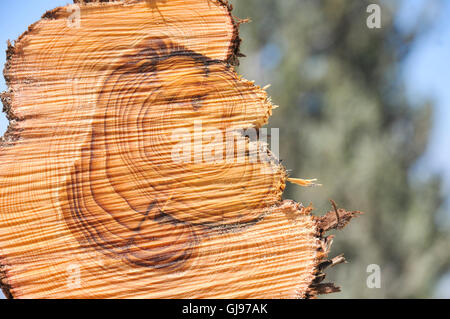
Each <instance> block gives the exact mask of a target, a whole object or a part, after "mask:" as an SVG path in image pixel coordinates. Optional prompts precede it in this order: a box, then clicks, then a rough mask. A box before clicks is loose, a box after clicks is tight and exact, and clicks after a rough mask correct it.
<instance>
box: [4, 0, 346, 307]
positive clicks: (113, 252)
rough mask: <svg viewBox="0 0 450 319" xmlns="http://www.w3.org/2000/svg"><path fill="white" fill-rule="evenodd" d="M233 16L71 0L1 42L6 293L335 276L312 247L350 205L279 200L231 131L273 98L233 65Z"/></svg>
mask: <svg viewBox="0 0 450 319" xmlns="http://www.w3.org/2000/svg"><path fill="white" fill-rule="evenodd" d="M237 27H238V24H237V23H236V22H235V21H234V19H233V17H232V15H231V7H230V6H229V5H228V4H227V3H225V2H224V1H211V0H171V1H120V2H108V3H80V4H78V7H67V8H66V7H63V8H57V9H54V10H52V11H49V12H47V13H46V14H45V15H44V16H43V18H42V19H41V20H40V21H38V22H36V23H35V24H33V25H32V26H30V28H29V30H28V31H27V32H25V33H24V34H23V35H22V36H21V37H20V38H19V39H18V40H17V41H16V42H15V43H14V45H10V47H9V48H8V52H7V54H8V62H7V65H6V69H5V78H6V80H7V83H8V86H9V91H8V92H5V93H3V94H2V100H3V102H4V104H5V108H6V110H7V112H8V116H9V118H10V121H11V125H10V127H9V130H8V132H7V134H6V135H5V137H4V141H3V144H2V147H1V152H0V208H1V213H0V263H1V273H2V277H1V278H0V279H1V283H2V286H3V289H4V291H5V292H6V293H7V294H8V295H9V296H11V297H16V298H296V297H312V296H315V295H316V294H317V293H321V292H332V291H336V288H335V287H334V286H332V285H330V284H319V281H320V280H318V278H319V279H320V278H322V277H323V276H322V275H321V271H322V269H323V268H324V267H323V265H324V262H325V264H327V265H331V264H336V263H339V262H342V259H339V260H334V261H333V260H332V261H327V260H326V254H327V251H328V244H329V239H328V241H327V238H326V237H324V236H323V233H324V230H326V229H329V228H333V227H342V226H343V224H340V220H339V214H341V215H342V216H346V218H344V219H343V220H345V222H347V219H349V218H350V217H351V216H353V215H354V214H355V212H352V213H349V212H345V211H341V212H340V213H339V211H336V212H335V213H336V214H337V215H336V216H337V217H336V220H334V219H333V217H332V216H334V215H333V214H334V212H331V213H330V214H331V215H327V216H326V218H325V217H324V218H323V219H320V218H316V217H313V216H312V215H311V208H304V207H302V206H300V205H299V204H295V203H294V202H291V201H281V195H282V191H283V189H284V187H285V181H286V173H285V170H284V168H283V167H282V166H281V165H280V164H279V163H278V160H277V159H276V158H275V157H274V156H273V154H271V153H270V151H268V150H267V147H266V144H265V143H264V142H259V141H251V140H249V139H248V138H246V137H245V136H244V135H243V134H242V132H241V130H244V129H258V128H260V127H261V126H263V125H264V124H266V123H267V121H268V118H269V116H270V115H271V113H272V105H271V103H270V101H269V99H268V97H267V94H266V93H265V91H264V90H263V89H261V88H259V87H258V86H255V85H254V84H253V83H252V82H249V81H247V80H245V79H243V78H241V77H240V76H238V75H237V74H236V73H235V71H234V70H233V67H232V64H233V63H234V62H236V61H237V56H238V55H239V41H240V39H239V37H238V30H237ZM198 138H199V139H200V140H198ZM230 141H231V145H232V146H231V148H228V147H227V146H229V145H230ZM239 146H242V149H241V150H243V151H242V152H239V151H238V149H239ZM199 147H200V148H199ZM230 151H231V152H230ZM256 153H257V154H256ZM180 154H181V155H180ZM255 154H256V159H257V160H254V159H255ZM261 154H263V156H261ZM293 182H295V183H299V184H302V185H305V186H307V185H309V184H310V183H311V181H304V180H298V179H293ZM347 217H348V218H347Z"/></svg>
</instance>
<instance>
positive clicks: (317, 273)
mask: <svg viewBox="0 0 450 319" xmlns="http://www.w3.org/2000/svg"><path fill="white" fill-rule="evenodd" d="M331 203H332V206H333V210H332V211H329V212H328V213H326V214H325V215H324V216H322V217H318V216H314V217H313V218H314V221H315V223H316V227H317V229H316V234H315V236H316V238H317V239H318V241H319V248H318V250H317V253H318V257H317V258H316V261H315V264H316V267H315V269H314V271H313V276H314V279H313V281H312V282H311V284H310V285H309V287H308V289H307V290H306V292H305V293H304V294H303V296H301V297H302V298H305V299H314V298H316V297H317V296H318V295H323V294H330V293H335V292H340V291H341V289H340V287H338V286H336V285H335V284H334V283H331V282H327V283H323V282H322V281H323V280H324V279H325V277H326V273H325V272H324V271H325V270H326V269H327V268H329V267H333V266H336V265H338V264H342V263H347V261H346V260H345V258H344V255H343V254H340V255H338V256H336V257H334V258H332V259H328V253H329V252H330V248H331V245H332V244H333V239H334V236H333V235H329V236H326V235H325V233H326V232H327V231H330V230H333V229H337V230H340V229H343V228H344V227H345V226H347V224H348V223H349V222H350V220H351V219H352V218H353V217H357V216H359V215H361V214H362V212H360V211H347V210H345V209H338V208H337V206H336V204H335V203H334V201H331ZM312 210H313V207H312V206H309V207H307V208H306V211H307V213H309V214H311V211H312Z"/></svg>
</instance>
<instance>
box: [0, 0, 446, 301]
mask: <svg viewBox="0 0 450 319" xmlns="http://www.w3.org/2000/svg"><path fill="white" fill-rule="evenodd" d="M398 1H400V0H398ZM374 2H376V1H374ZM68 3H72V1H70V0H45V1H36V0H14V1H12V0H0V65H4V63H5V54H4V52H5V50H6V41H7V40H8V39H11V40H14V39H16V38H17V37H18V36H19V35H20V34H21V33H22V32H23V31H25V30H26V29H27V27H28V25H30V24H31V23H33V22H35V21H37V20H38V19H39V18H40V17H41V15H42V14H43V13H44V12H45V11H46V10H48V9H51V8H54V7H57V6H64V5H66V4H68ZM402 3H403V6H402V10H401V12H400V14H399V16H398V19H397V24H398V26H399V27H400V28H404V29H408V28H410V27H411V26H412V25H414V23H416V22H417V21H420V19H421V17H420V14H421V13H423V12H424V11H425V9H427V10H432V9H433V7H432V5H431V4H432V3H434V2H433V0H404V1H402ZM430 8H431V9H430ZM434 9H437V10H435V11H434V14H435V18H434V19H433V21H434V22H433V27H432V30H431V31H430V32H428V33H427V34H425V35H424V36H422V37H421V38H420V39H419V40H418V41H417V43H416V44H415V46H414V50H413V52H412V53H411V54H410V55H409V56H408V58H407V60H406V61H405V63H404V67H403V70H404V72H403V76H404V79H405V84H406V86H407V89H408V92H409V98H410V100H411V102H412V103H416V102H419V101H421V100H423V99H427V98H430V99H432V100H433V101H434V102H435V106H436V112H435V114H434V125H433V131H432V135H431V139H430V142H429V146H428V148H427V151H426V153H425V155H424V156H423V158H422V159H421V160H420V161H419V163H418V164H417V168H416V170H415V171H414V174H416V175H418V176H423V177H426V176H428V175H430V174H440V175H442V176H443V177H444V179H445V185H446V186H445V187H446V188H445V190H444V192H445V194H446V195H448V194H450V62H449V58H450V19H449V18H448V17H449V16H450V1H447V0H444V1H443V2H442V6H441V7H437V8H434ZM364 14H365V13H364ZM4 90H6V85H5V81H4V79H3V77H2V76H1V77H0V91H4ZM7 125H8V122H7V120H6V118H5V116H4V114H3V113H2V114H1V115H0V134H3V133H4V131H5V130H6V127H7ZM449 197H450V196H449ZM449 203H450V201H449ZM446 280H450V275H449V278H447V279H446ZM444 286H445V287H448V285H444ZM446 289H447V291H442V292H439V291H438V292H437V295H440V294H442V295H447V296H448V295H449V293H450V292H449V291H448V288H446Z"/></svg>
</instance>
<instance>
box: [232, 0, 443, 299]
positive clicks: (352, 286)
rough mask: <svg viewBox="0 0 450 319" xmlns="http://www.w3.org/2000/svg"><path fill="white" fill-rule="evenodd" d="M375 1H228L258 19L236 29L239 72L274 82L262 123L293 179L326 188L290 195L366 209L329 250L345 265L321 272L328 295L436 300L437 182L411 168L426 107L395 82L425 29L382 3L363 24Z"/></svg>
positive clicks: (422, 143)
mask: <svg viewBox="0 0 450 319" xmlns="http://www.w3.org/2000/svg"><path fill="white" fill-rule="evenodd" d="M372 2H373V1H344V0H322V1H318V0H304V1H299V0H282V1H273V0H245V1H244V0H241V1H235V2H234V6H235V10H234V14H235V15H236V16H238V17H240V18H247V17H249V18H251V20H252V21H253V22H252V23H250V24H245V25H242V26H241V37H242V38H243V40H244V41H243V44H242V52H243V53H244V54H246V55H247V58H242V59H241V66H240V72H241V74H244V75H245V77H246V78H248V79H251V80H256V82H257V84H259V85H261V86H263V85H266V84H268V83H271V84H272V86H271V88H270V89H269V90H268V91H269V93H270V94H271V95H272V100H273V102H274V104H277V105H280V108H278V109H276V110H275V111H274V115H273V117H272V118H271V120H270V123H269V124H270V125H269V126H270V127H279V128H280V153H281V154H280V157H281V159H282V160H283V163H284V165H285V166H286V167H287V168H288V169H290V170H291V175H292V176H293V177H301V178H318V179H319V180H320V182H321V183H322V184H323V186H322V187H320V188H313V189H306V190H305V189H303V188H299V187H297V186H288V187H287V190H286V192H285V197H286V198H292V199H295V200H297V201H300V202H303V203H304V204H309V202H310V201H311V202H313V203H314V204H315V205H316V207H317V208H318V209H319V210H318V211H322V212H324V211H325V210H328V209H329V208H330V205H329V203H328V199H334V200H336V202H337V203H338V204H339V205H340V206H341V207H343V208H346V209H350V210H361V211H363V212H365V215H364V216H363V217H360V218H358V219H356V220H355V221H353V222H352V224H351V225H350V226H348V229H347V230H346V231H345V232H342V233H339V234H338V236H337V238H336V240H335V243H334V246H333V249H332V253H335V254H337V253H340V252H344V253H345V255H346V257H347V260H348V261H349V262H350V263H349V264H348V265H345V266H340V267H336V269H332V270H330V271H328V273H329V275H328V278H327V279H328V280H333V281H335V282H336V283H337V284H338V285H340V286H341V287H342V290H343V292H342V293H340V294H337V295H333V296H332V297H354V298H366V297H370V298H374V297H391V298H396V297H431V296H432V293H433V287H434V285H435V284H436V281H437V280H438V279H439V277H440V276H441V275H442V274H443V273H444V272H445V271H446V269H448V267H449V266H450V265H449V260H450V253H449V249H448V242H449V239H450V234H449V233H448V232H443V230H441V229H439V227H438V226H437V225H436V216H437V212H438V210H439V207H440V205H441V203H442V198H441V197H440V188H441V185H440V179H439V178H433V179H431V180H425V181H423V180H422V181H419V180H416V179H414V178H411V177H410V170H411V168H412V167H413V165H414V164H415V163H416V161H417V159H418V158H419V157H420V156H421V154H422V153H423V152H424V149H425V147H426V144H427V141H428V134H429V131H430V126H431V115H432V112H433V107H432V105H431V104H430V103H427V104H424V105H423V106H415V107H412V106H410V105H408V102H407V100H406V96H405V92H404V88H403V83H402V81H401V80H400V79H399V68H400V63H401V62H402V60H403V58H404V57H405V55H406V54H407V53H408V52H409V50H410V47H411V43H413V41H414V39H415V38H416V37H417V34H418V33H419V32H423V28H422V29H421V28H420V27H418V28H416V30H415V31H414V32H415V33H414V34H402V33H401V32H400V31H399V30H398V28H396V27H395V24H394V21H393V17H394V15H395V12H396V10H398V8H396V7H394V6H392V4H389V5H391V6H389V7H388V6H382V28H381V29H368V28H367V26H366V19H367V16H368V15H369V14H368V13H367V12H366V7H367V5H368V4H370V3H372ZM423 25H426V24H425V23H424V24H423ZM331 257H333V255H332V256H331ZM369 264H378V265H380V267H381V288H380V289H369V288H367V286H366V278H367V276H368V273H367V272H366V268H367V266H368V265H369Z"/></svg>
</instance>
